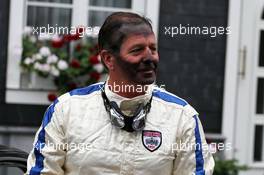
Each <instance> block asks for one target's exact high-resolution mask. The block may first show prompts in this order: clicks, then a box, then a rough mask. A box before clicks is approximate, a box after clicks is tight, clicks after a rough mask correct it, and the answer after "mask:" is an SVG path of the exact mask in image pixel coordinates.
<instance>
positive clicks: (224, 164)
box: [213, 158, 247, 175]
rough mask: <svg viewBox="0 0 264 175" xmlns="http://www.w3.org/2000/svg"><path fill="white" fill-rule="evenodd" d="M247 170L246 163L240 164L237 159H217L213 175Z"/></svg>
mask: <svg viewBox="0 0 264 175" xmlns="http://www.w3.org/2000/svg"><path fill="white" fill-rule="evenodd" d="M243 170H247V167H246V166H244V165H238V162H237V160H235V159H231V160H220V159H217V158H216V159H215V168H214V173H213V175H238V172H239V171H243Z"/></svg>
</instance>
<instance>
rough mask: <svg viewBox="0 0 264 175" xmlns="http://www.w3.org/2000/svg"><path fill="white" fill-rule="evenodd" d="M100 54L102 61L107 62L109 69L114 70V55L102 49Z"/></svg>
mask: <svg viewBox="0 0 264 175" xmlns="http://www.w3.org/2000/svg"><path fill="white" fill-rule="evenodd" d="M100 56H101V60H102V62H103V63H104V64H105V66H106V67H107V68H108V70H113V69H114V56H113V55H112V54H111V53H110V52H109V51H107V50H101V51H100Z"/></svg>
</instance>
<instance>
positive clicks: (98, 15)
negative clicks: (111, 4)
mask: <svg viewBox="0 0 264 175" xmlns="http://www.w3.org/2000/svg"><path fill="white" fill-rule="evenodd" d="M111 13H112V12H100V11H90V12H89V21H88V26H102V25H103V22H104V20H105V18H106V17H107V16H109V15H110V14H111Z"/></svg>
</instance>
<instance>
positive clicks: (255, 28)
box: [222, 0, 264, 175]
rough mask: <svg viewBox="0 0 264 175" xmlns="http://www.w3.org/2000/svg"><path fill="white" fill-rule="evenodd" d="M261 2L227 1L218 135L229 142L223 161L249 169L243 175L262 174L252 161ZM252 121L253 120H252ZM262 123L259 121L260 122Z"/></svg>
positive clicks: (259, 0) (259, 166)
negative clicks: (228, 31) (227, 28)
mask: <svg viewBox="0 0 264 175" xmlns="http://www.w3.org/2000/svg"><path fill="white" fill-rule="evenodd" d="M263 2H264V1H263V0H253V1H252V0H242V1H240V0H230V1H229V14H228V16H229V18H228V25H229V26H231V30H232V34H231V35H229V36H228V38H227V51H226V71H225V87H224V107H223V125H222V133H223V135H224V136H225V137H226V142H228V143H232V146H233V149H232V151H226V157H227V158H236V159H237V160H239V163H240V164H246V165H248V166H249V168H251V170H250V171H247V172H246V174H250V175H251V174H254V175H260V174H261V175H262V174H263V172H264V164H263V163H255V162H253V148H254V128H255V126H254V123H257V122H258V120H256V119H254V117H255V116H256V115H255V109H256V90H257V88H256V87H257V79H256V75H257V64H258V50H259V33H260V31H259V22H258V21H260V17H261V12H262V10H263ZM255 118H256V117H255ZM261 122H263V121H261Z"/></svg>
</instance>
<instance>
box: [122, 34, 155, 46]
mask: <svg viewBox="0 0 264 175" xmlns="http://www.w3.org/2000/svg"><path fill="white" fill-rule="evenodd" d="M151 44H156V37H155V35H154V33H149V34H131V35H129V36H127V37H126V38H125V40H124V41H123V43H122V45H121V47H126V48H129V47H133V46H134V45H151Z"/></svg>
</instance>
